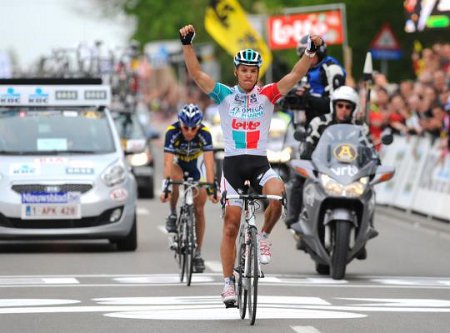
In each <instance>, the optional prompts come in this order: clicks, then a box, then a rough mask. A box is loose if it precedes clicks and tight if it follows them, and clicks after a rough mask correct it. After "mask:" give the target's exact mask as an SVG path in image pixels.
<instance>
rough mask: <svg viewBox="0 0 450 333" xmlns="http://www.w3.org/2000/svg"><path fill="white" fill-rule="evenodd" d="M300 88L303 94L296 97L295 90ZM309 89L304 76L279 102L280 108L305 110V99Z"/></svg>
mask: <svg viewBox="0 0 450 333" xmlns="http://www.w3.org/2000/svg"><path fill="white" fill-rule="evenodd" d="M300 88H304V89H305V93H304V94H303V95H301V96H300V95H297V90H298V89H300ZM309 88H310V85H309V83H308V78H307V77H306V76H305V77H303V78H302V80H301V81H299V82H298V83H297V84H296V85H295V86H294V88H292V89H291V90H290V91H289V92H288V93H287V94H286V95H285V96H284V98H283V99H282V100H281V101H280V106H281V107H282V108H283V109H285V110H304V109H305V108H306V98H305V97H306V95H307V93H308V92H307V90H308V89H309Z"/></svg>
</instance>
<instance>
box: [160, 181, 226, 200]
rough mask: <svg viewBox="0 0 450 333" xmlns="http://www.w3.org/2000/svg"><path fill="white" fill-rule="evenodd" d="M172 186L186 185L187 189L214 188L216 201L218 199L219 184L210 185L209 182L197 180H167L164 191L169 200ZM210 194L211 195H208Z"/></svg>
mask: <svg viewBox="0 0 450 333" xmlns="http://www.w3.org/2000/svg"><path fill="white" fill-rule="evenodd" d="M170 185H184V186H186V187H206V188H212V189H213V193H212V194H213V196H214V199H217V183H216V182H214V183H209V182H200V181H197V180H193V179H187V180H171V179H167V186H166V188H165V189H164V194H165V197H166V198H167V196H168V194H169V189H168V187H169V186H170ZM208 194H209V193H208Z"/></svg>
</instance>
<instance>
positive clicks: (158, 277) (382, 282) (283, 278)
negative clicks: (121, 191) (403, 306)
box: [0, 261, 450, 290]
mask: <svg viewBox="0 0 450 333" xmlns="http://www.w3.org/2000/svg"><path fill="white" fill-rule="evenodd" d="M206 266H207V269H208V270H211V271H217V272H205V273H203V274H194V275H193V282H194V283H199V284H202V285H219V284H221V283H223V279H222V267H221V265H220V263H219V262H217V261H206ZM259 284H260V285H262V286H264V285H266V286H276V287H292V286H308V287H320V288H361V289H364V288H365V289H370V288H376V289H443V290H448V289H450V278H444V279H443V278H442V277H436V278H435V277H385V278H383V277H373V276H362V277H356V278H355V279H354V280H333V279H330V278H326V277H323V278H320V277H309V276H295V275H266V277H265V278H263V279H260V280H259ZM132 285H133V286H170V285H173V286H177V285H180V286H183V285H184V284H183V283H180V282H179V275H178V274H85V275H83V274H80V275H72V276H70V275H42V276H39V275H35V276H31V275H30V276H28V275H17V276H5V275H3V276H0V288H20V287H30V288H31V287H48V288H57V287H68V288H73V287H93V286H98V287H110V286H117V287H129V286H132Z"/></svg>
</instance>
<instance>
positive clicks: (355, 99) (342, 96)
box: [331, 86, 359, 114]
mask: <svg viewBox="0 0 450 333" xmlns="http://www.w3.org/2000/svg"><path fill="white" fill-rule="evenodd" d="M338 101H345V102H348V103H350V104H352V105H353V112H352V114H357V113H358V112H359V96H358V93H357V92H356V90H355V89H353V88H352V87H349V86H341V87H339V88H337V89H336V90H335V91H334V92H333V94H332V95H331V105H332V107H333V112H334V110H335V106H336V103H337V102H338Z"/></svg>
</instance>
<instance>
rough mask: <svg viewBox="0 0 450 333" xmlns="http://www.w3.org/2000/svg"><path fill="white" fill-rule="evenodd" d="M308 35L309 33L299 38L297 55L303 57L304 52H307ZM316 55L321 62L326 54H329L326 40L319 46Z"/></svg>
mask: <svg viewBox="0 0 450 333" xmlns="http://www.w3.org/2000/svg"><path fill="white" fill-rule="evenodd" d="M308 37H309V35H305V36H303V37H302V38H300V39H299V40H298V43H297V55H298V56H299V57H301V56H302V55H303V53H305V50H306V47H307V46H308ZM316 55H317V57H318V58H319V62H321V61H322V60H323V58H325V56H326V55H327V44H325V42H323V44H322V45H320V46H319V47H318V48H317V51H316Z"/></svg>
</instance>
